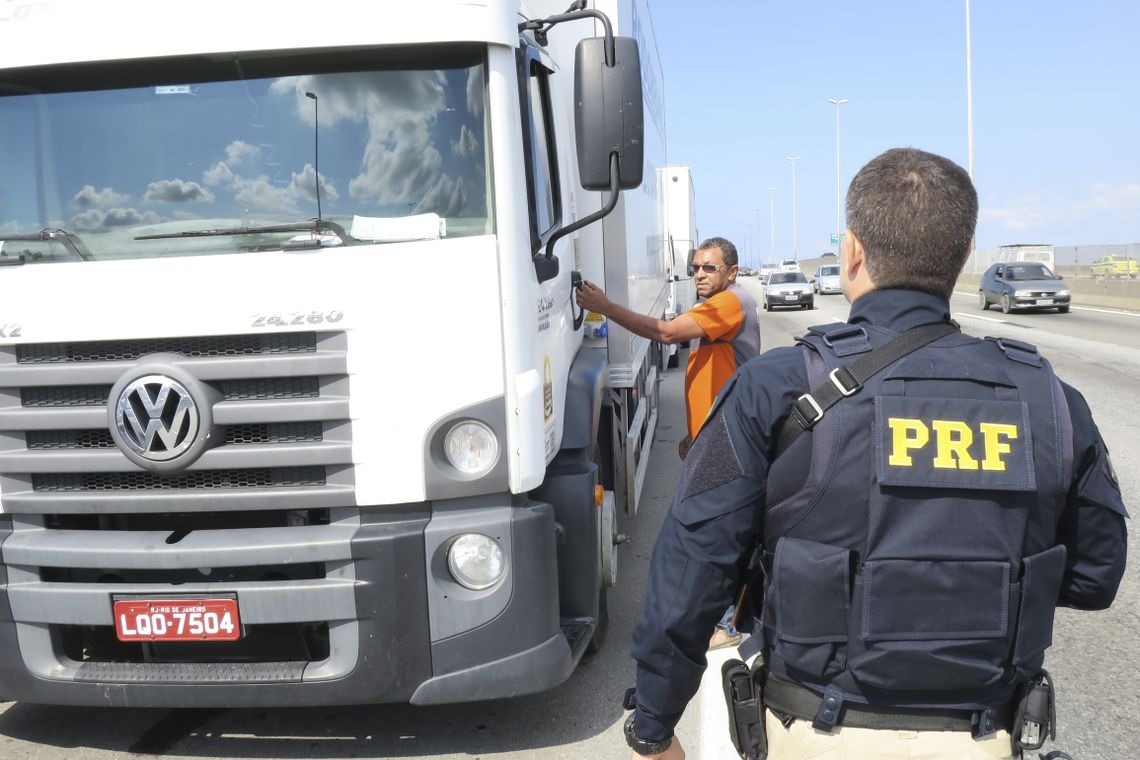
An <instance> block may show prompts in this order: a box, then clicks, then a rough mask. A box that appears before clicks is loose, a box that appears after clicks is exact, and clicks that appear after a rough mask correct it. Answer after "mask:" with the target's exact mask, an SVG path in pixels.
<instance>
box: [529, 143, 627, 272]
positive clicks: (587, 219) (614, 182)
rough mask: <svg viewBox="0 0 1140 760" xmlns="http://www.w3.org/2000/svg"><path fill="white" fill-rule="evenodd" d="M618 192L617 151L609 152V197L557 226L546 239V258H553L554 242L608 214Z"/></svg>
mask: <svg viewBox="0 0 1140 760" xmlns="http://www.w3.org/2000/svg"><path fill="white" fill-rule="evenodd" d="M619 194H620V192H619V190H618V154H617V153H611V154H610V197H609V200H607V201H606V205H604V206H602V207H601V208H600V209H598V210H597V211H595V212H594V213H592V214H590V215H589V216H584V217H582V218H581V219H579V220H578V221H576V222H571V223H570V224H568V225H566V226H565V227H559V228H558V229H557V230H555V231H554V233H553V234H551V236H550V238H549V239H548V240H547V241H546V259H548V260H549V259H553V258H554V244H555V243H557V242H558V241H559V240H561V239H562V238H564V237H566V236H567V235H569V234H570V233H571V232H575V231H577V230H580V229H582V228H583V227H585V226H587V225H590V224H593V223H594V222H596V221H598V220H599V219H602V218H604V217H606V216H609V214H610V212H611V211H613V210H614V207H615V206H617V202H618V195H619ZM540 256H541V254H535V258H536V259H537V258H539V257H540Z"/></svg>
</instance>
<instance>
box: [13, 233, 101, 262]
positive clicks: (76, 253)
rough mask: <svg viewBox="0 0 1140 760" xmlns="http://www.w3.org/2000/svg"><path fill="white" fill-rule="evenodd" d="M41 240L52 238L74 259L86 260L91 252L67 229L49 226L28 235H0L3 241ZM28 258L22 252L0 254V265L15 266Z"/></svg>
mask: <svg viewBox="0 0 1140 760" xmlns="http://www.w3.org/2000/svg"><path fill="white" fill-rule="evenodd" d="M42 240H53V241H55V242H57V243H59V244H60V245H62V246H63V247H64V248H66V249H67V252H68V253H69V254H70V255H71V258H73V259H75V260H76V261H87V260H89V259H90V258H91V253H90V251H88V250H87V246H85V245H84V244H83V241H82V240H80V239H79V238H78V237H77V236H76V235H73V234H72V233H70V232H68V231H67V230H59V229H49V228H47V227H45V228H44V229H42V230H40V231H39V232H33V233H31V234H30V235H28V234H25V235H0V241H4V242H8V241H13V242H18V241H22V242H25V243H28V242H39V241H42ZM30 258H31V260H32V261H36V260H37V257H36V256H32V257H30ZM28 259H29V257H28V256H25V255H24V254H22V253H21V254H18V255H16V256H0V266H3V265H9V266H16V265H19V264H23V263H24V262H25V261H27V260H28Z"/></svg>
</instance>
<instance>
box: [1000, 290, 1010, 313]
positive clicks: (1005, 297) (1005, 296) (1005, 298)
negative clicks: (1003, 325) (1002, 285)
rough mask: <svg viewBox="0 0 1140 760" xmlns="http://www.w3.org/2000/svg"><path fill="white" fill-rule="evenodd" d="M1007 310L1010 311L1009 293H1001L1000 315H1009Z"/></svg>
mask: <svg viewBox="0 0 1140 760" xmlns="http://www.w3.org/2000/svg"><path fill="white" fill-rule="evenodd" d="M1009 310H1010V306H1009V293H1002V294H1001V313H1002V314H1009Z"/></svg>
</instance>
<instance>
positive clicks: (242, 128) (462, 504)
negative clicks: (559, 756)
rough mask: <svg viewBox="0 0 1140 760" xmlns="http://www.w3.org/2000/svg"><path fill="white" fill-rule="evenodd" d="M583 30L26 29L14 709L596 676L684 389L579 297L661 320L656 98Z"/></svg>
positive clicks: (492, 9) (13, 100)
mask: <svg viewBox="0 0 1140 760" xmlns="http://www.w3.org/2000/svg"><path fill="white" fill-rule="evenodd" d="M566 2H567V0H559V2H557V3H556V2H553V1H552V0H525V3H524V2H521V0H484V1H483V2H467V1H466V0H417V2H414V3H398V4H397V3H361V2H357V1H356V0H325V2H323V3H322V4H321V7H320V11H319V13H318V12H315V11H314V10H313V8H312V7H311V6H310V5H309V4H304V3H277V4H273V5H272V7H271V8H269V7H268V6H267V4H264V3H225V4H222V3H220V2H215V1H212V0H207V1H206V2H195V3H155V2H152V1H150V0H133V1H132V0H101V1H100V2H92V1H91V0H41V1H37V2H24V1H23V0H11V1H10V2H7V3H4V4H3V7H2V8H0V14H2V15H3V18H2V19H0V123H2V124H3V140H0V245H2V247H0V292H2V293H3V295H2V297H0V556H2V560H3V561H2V563H0V697H4V698H8V699H15V700H22V701H28V702H40V703H55V704H74V705H105V706H125V705H129V706H159V707H183V706H244V705H260V706H266V705H268V706H272V705H319V704H349V703H368V702H401V701H402V702H412V703H415V704H435V703H447V702H457V701H469V700H478V699H487V698H497V697H507V696H513V695H518V694H525V693H530V692H536V691H541V690H544V689H549V688H552V687H554V686H555V685H557V684H559V683H561V682H562V681H564V680H565V679H566V678H567V677H568V676H569V675H570V673H571V672H572V671H573V669H574V667H575V666H576V664H577V663H578V662H579V660H580V658H581V657H582V656H583V653H584V652H585V651H586V650H587V649H589V648H591V647H597V646H599V645H600V644H601V640H602V638H603V636H604V632H605V622H606V605H605V599H606V589H607V587H609V586H610V585H612V584H613V582H614V581H615V578H616V567H617V566H616V556H617V555H616V548H615V547H616V543H617V540H618V536H617V533H616V525H617V511H618V510H624V511H625V512H628V513H630V514H633V513H634V512H635V511H636V508H637V502H638V497H639V493H640V490H641V484H642V482H643V479H644V475H645V463H646V461H647V454H648V451H649V448H650V445H651V443H652V441H653V437H654V432H655V426H656V420H657V409H656V404H657V383H658V379H657V368H658V366H659V363H660V362H661V354H660V346H657V345H655V344H652V343H650V342H649V341H646V340H644V339H641V338H637V337H635V336H632V335H630V334H629V333H627V332H625V331H623V330H621V329H619V328H618V327H617V326H616V325H614V326H612V328H613V329H610V330H609V332H608V334H605V335H604V337H600V335H601V333H603V332H604V331H600V330H596V329H595V330H593V331H591V335H592V336H593V337H590V336H588V335H587V331H586V330H585V329H584V328H583V326H582V325H581V323H580V319H581V315H580V314H579V313H578V312H577V309H576V306H575V305H574V302H573V298H572V293H573V284H574V282H575V281H576V278H577V277H578V276H579V273H580V276H581V277H584V278H587V279H590V280H592V281H595V282H603V283H604V284H605V287H606V289H607V291H608V292H609V295H610V296H611V298H613V299H614V300H616V301H618V302H621V303H623V304H625V305H626V306H629V307H630V308H633V309H637V310H639V311H641V312H642V313H646V314H653V315H657V316H662V315H663V314H664V310H665V301H666V295H667V294H666V285H667V282H666V276H665V273H664V271H663V265H664V262H665V261H666V258H667V257H666V255H665V249H664V245H665V241H664V240H663V238H662V234H661V230H662V228H663V225H662V221H661V213H662V211H661V209H662V201H661V198H660V191H659V189H658V188H657V187H656V181H655V178H656V173H657V170H658V169H659V168H660V167H662V166H664V164H665V155H664V153H665V140H664V114H663V102H662V98H663V93H664V89H663V84H662V78H661V70H660V64H659V61H658V58H657V54H656V47H655V42H654V37H653V28H652V24H651V21H650V17H649V8H648V3H647V1H646V0H593V2H589V3H587V2H576V3H574V5H573V6H572V7H571V8H570V9H569V10H568V9H567V8H566V5H565V3H566ZM611 28H612V32H613V34H611ZM125 29H130V30H134V31H131V32H130V33H125V32H124V31H123V30H125ZM643 177H644V178H646V179H647V181H646V182H642V178H643ZM622 190H624V192H621V191H622Z"/></svg>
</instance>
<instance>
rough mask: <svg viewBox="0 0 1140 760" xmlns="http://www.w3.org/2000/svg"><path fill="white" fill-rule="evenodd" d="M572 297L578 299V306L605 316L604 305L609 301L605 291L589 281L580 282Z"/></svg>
mask: <svg viewBox="0 0 1140 760" xmlns="http://www.w3.org/2000/svg"><path fill="white" fill-rule="evenodd" d="M574 298H575V299H576V300H577V301H578V306H580V307H582V308H583V309H588V310H590V311H593V312H596V313H598V314H601V315H603V316H605V313H606V306H607V305H608V304H609V302H610V299H609V298H607V297H606V294H605V291H603V290H602V289H601V288H599V287H598V286H597V285H595V284H594V283H592V282H589V281H583V282H582V286H581V287H580V288H578V289H577V291H576V292H575V293H574Z"/></svg>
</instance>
